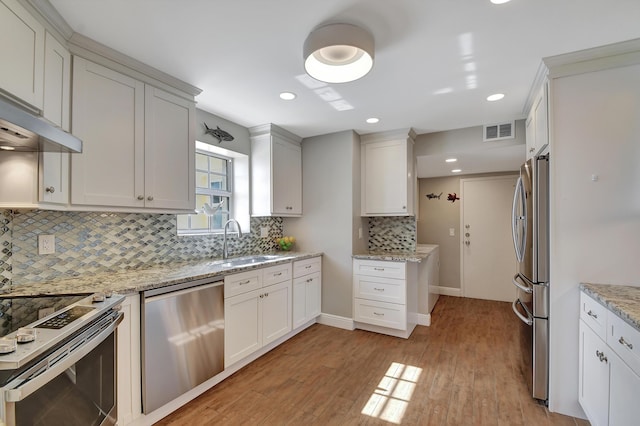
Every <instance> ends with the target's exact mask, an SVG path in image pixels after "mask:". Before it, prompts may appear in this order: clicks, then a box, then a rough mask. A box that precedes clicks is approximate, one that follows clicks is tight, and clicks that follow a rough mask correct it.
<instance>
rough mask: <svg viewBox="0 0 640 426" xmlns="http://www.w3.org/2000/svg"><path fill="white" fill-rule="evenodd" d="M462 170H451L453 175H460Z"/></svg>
mask: <svg viewBox="0 0 640 426" xmlns="http://www.w3.org/2000/svg"><path fill="white" fill-rule="evenodd" d="M461 171H462V170H461V169H453V170H451V173H460V172H461Z"/></svg>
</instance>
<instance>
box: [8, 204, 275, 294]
mask: <svg viewBox="0 0 640 426" xmlns="http://www.w3.org/2000/svg"><path fill="white" fill-rule="evenodd" d="M265 226H268V227H269V237H266V238H261V237H260V228H261V227H265ZM38 234H53V235H55V238H56V253H55V254H48V255H38ZM280 236H282V218H277V217H262V218H251V233H250V235H243V236H242V238H238V237H237V236H236V234H231V236H230V237H229V236H228V238H227V244H228V246H229V253H230V255H231V256H240V255H247V254H254V253H264V252H270V251H274V250H275V249H276V246H275V239H276V238H277V237H280ZM0 248H1V253H0V283H1V286H0V287H1V288H6V287H7V286H11V285H13V286H18V285H20V284H21V283H28V282H37V281H46V280H51V279H55V278H61V277H69V276H77V275H81V274H86V273H92V272H107V271H117V270H122V269H136V268H142V267H145V266H147V265H158V264H166V263H171V262H180V261H187V260H201V259H213V258H220V257H221V256H222V235H196V236H180V237H178V236H177V235H176V216H175V215H172V214H140V213H100V212H56V211H44V210H33V211H26V212H22V211H12V210H0Z"/></svg>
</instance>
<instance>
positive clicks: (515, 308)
mask: <svg viewBox="0 0 640 426" xmlns="http://www.w3.org/2000/svg"><path fill="white" fill-rule="evenodd" d="M518 305H520V306H522V308H523V309H524V311H525V312H526V313H527V316H526V317H525V316H524V315H522V314H521V313H520V312H518ZM511 309H513V312H514V313H515V314H516V315H517V316H518V318H520V321H522V322H523V323H525V324H527V325H529V326H531V325H533V318H532V317H531V315H530V314H529V311H527V308H525V307H524V305H523V304H522V302H521V301H520V299H516V300H514V301H513V303H512V304H511Z"/></svg>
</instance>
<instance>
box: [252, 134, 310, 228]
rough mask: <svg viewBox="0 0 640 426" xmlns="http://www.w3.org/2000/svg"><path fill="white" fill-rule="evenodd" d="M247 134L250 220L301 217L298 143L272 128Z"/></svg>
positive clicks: (290, 135)
mask: <svg viewBox="0 0 640 426" xmlns="http://www.w3.org/2000/svg"><path fill="white" fill-rule="evenodd" d="M249 131H250V133H251V201H252V203H251V214H252V216H301V215H302V147H301V146H300V142H301V139H300V138H299V137H298V136H296V135H294V134H292V133H289V132H287V131H286V130H284V129H281V128H279V127H278V126H275V125H273V124H267V125H263V126H257V127H252V128H251V129H249Z"/></svg>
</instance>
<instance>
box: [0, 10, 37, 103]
mask: <svg viewBox="0 0 640 426" xmlns="http://www.w3.org/2000/svg"><path fill="white" fill-rule="evenodd" d="M44 37H45V31H44V26H42V25H41V24H40V22H38V20H37V19H35V18H34V17H32V16H31V15H30V14H29V13H28V12H27V11H26V9H24V8H23V7H22V6H21V5H20V4H19V3H18V1H16V0H0V52H2V58H3V60H2V66H0V82H1V83H0V84H2V86H1V87H0V89H1V90H3V91H6V92H8V93H10V94H12V95H13V96H16V97H18V98H20V99H21V100H23V101H24V102H27V103H29V104H31V105H33V106H34V107H36V108H38V109H42V87H43V73H44Z"/></svg>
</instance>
